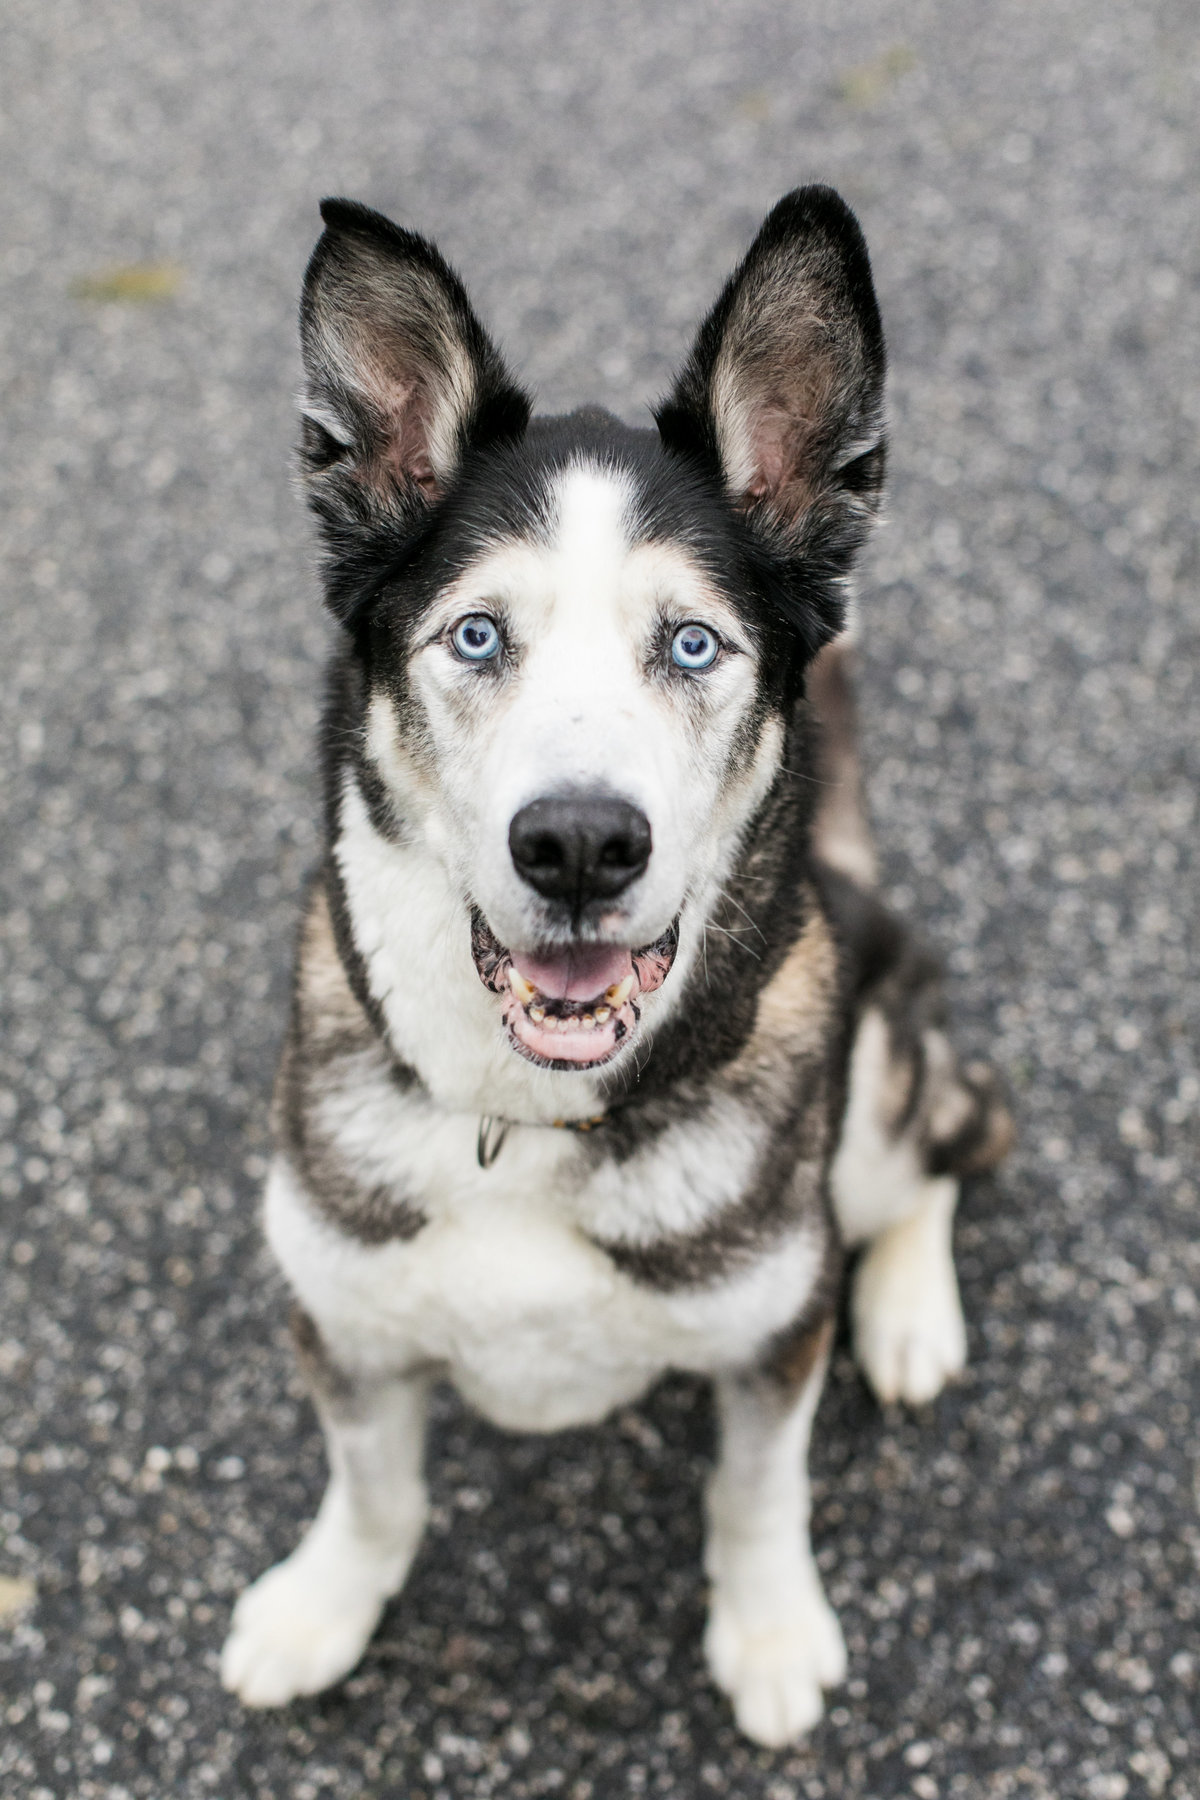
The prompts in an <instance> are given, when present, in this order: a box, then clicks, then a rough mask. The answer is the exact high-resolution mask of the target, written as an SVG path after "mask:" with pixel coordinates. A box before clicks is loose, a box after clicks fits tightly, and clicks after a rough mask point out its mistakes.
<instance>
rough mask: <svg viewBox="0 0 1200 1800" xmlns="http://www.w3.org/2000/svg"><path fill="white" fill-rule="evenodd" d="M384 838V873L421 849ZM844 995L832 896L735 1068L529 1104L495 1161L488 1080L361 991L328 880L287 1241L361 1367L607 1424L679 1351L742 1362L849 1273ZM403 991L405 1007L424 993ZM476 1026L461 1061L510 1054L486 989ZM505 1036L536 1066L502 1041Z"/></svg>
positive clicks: (277, 1232) (296, 1115)
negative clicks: (666, 1089)
mask: <svg viewBox="0 0 1200 1800" xmlns="http://www.w3.org/2000/svg"><path fill="white" fill-rule="evenodd" d="M356 816H360V815H356ZM377 849H378V865H377V868H376V874H377V876H378V877H379V879H380V880H382V876H381V875H380V873H379V872H380V870H381V869H383V868H385V867H386V866H387V865H388V862H389V860H393V861H394V862H395V863H396V864H397V865H398V864H399V863H402V862H403V860H404V856H403V852H402V851H399V850H396V849H394V848H393V847H391V846H387V845H385V844H382V842H380V841H379V840H377ZM343 860H344V859H343ZM394 872H395V878H396V879H397V880H398V879H400V875H399V872H398V867H397V868H396V870H395V871H394ZM359 898H360V902H361V900H362V894H361V892H360V895H359ZM343 903H344V902H343ZM363 937H364V940H365V942H366V945H367V949H366V950H365V951H364V952H363V965H364V968H363V973H364V975H365V979H366V980H367V982H368V985H369V986H370V987H371V991H372V992H374V981H376V980H378V979H379V976H380V964H379V962H378V959H376V960H375V961H374V965H373V967H372V960H371V958H370V954H369V949H370V931H369V928H368V929H366V930H365V931H364V933H363ZM416 949H417V946H415V945H414V953H415V952H416ZM470 973H471V976H472V979H474V971H473V970H472V971H471V972H470ZM414 985H415V986H416V987H417V989H418V991H419V982H416V981H414ZM476 986H478V983H477V982H476ZM385 991H386V990H385ZM469 992H470V990H469V989H467V990H466V993H469ZM480 996H481V998H482V999H484V1000H485V1001H486V998H487V996H486V994H485V993H484V991H483V990H482V989H480ZM836 1001H837V968H836V954H835V950H834V945H833V941H832V938H831V936H830V933H829V928H828V926H827V924H826V923H825V920H824V918H823V916H822V915H821V914H820V913H819V912H814V913H813V914H812V916H811V917H810V919H809V922H808V924H807V925H806V926H805V928H804V930H803V931H802V932H801V933H800V934H799V936H798V937H797V939H796V940H795V942H794V944H793V945H792V948H791V950H790V952H789V953H788V954H787V955H786V956H785V957H784V958H783V960H782V962H781V964H780V966H779V968H778V969H777V971H776V973H775V974H774V976H773V978H772V979H771V980H770V981H769V982H768V983H767V984H766V985H765V986H764V987H763V989H762V992H761V993H760V995H759V999H758V1006H757V1013H756V1018H755V1024H754V1028H753V1030H752V1031H751V1032H750V1034H749V1036H748V1038H747V1041H746V1043H745V1044H744V1045H743V1047H742V1049H741V1051H740V1053H739V1054H738V1055H737V1056H736V1057H734V1058H732V1059H731V1060H730V1061H729V1062H727V1063H726V1064H725V1065H724V1066H723V1067H722V1068H721V1070H720V1071H719V1073H717V1074H715V1075H713V1076H711V1077H710V1078H708V1079H705V1080H700V1081H692V1082H688V1083H685V1084H683V1086H682V1088H681V1089H679V1090H677V1091H674V1092H672V1094H671V1095H670V1097H669V1099H668V1100H667V1101H665V1102H662V1103H660V1104H659V1105H658V1106H657V1108H655V1107H652V1106H646V1107H641V1108H639V1106H638V1105H637V1104H636V1102H634V1103H629V1102H626V1103H625V1104H623V1105H617V1106H614V1107H613V1108H612V1110H611V1112H610V1113H609V1115H608V1116H607V1118H606V1120H605V1122H604V1123H603V1124H601V1125H599V1126H597V1127H595V1128H594V1129H593V1130H591V1131H588V1132H586V1133H584V1132H579V1131H576V1130H571V1129H565V1128H556V1127H555V1126H554V1125H553V1124H552V1123H514V1124H511V1125H510V1126H509V1128H508V1131H507V1134H506V1136H505V1138H504V1141H503V1144H502V1147H501V1149H500V1152H499V1154H498V1156H497V1157H496V1159H495V1161H494V1162H493V1163H492V1164H491V1166H489V1167H482V1166H481V1163H480V1158H479V1156H478V1137H479V1129H480V1122H481V1121H480V1113H479V1111H478V1110H477V1109H476V1108H477V1100H476V1096H475V1093H474V1088H473V1082H474V1079H475V1077H474V1076H470V1075H469V1073H465V1074H464V1077H463V1083H462V1086H461V1087H460V1088H459V1089H458V1090H457V1091H456V1089H455V1087H454V1086H453V1085H452V1086H451V1089H450V1091H449V1094H448V1095H438V1096H437V1097H436V1098H434V1097H433V1096H431V1094H430V1092H429V1088H428V1086H427V1085H426V1082H425V1081H423V1080H421V1079H420V1078H419V1077H418V1076H417V1074H416V1071H415V1070H413V1069H411V1068H410V1067H407V1066H406V1065H404V1064H403V1063H402V1062H400V1061H399V1060H398V1059H397V1056H396V1055H395V1054H394V1051H393V1049H389V1047H388V1046H387V1045H386V1044H385V1041H384V1039H383V1038H381V1036H380V1034H379V1032H378V1030H377V1029H376V1027H375V1025H373V1024H372V1022H371V1020H370V1019H369V1018H368V1016H367V1013H366V1011H365V1010H364V1008H363V1006H362V1004H361V1003H360V1001H359V999H357V998H356V996H355V994H354V992H353V991H352V988H351V984H350V980H349V978H348V976H347V973H346V969H345V965H344V962H343V960H342V957H341V956H340V955H339V953H338V947H337V943H336V938H335V932H334V927H333V923H332V919H331V914H330V909H329V905H328V901H327V898H326V893H325V889H324V886H323V885H318V886H317V888H316V889H315V890H314V893H313V896H312V899H311V901H310V906H309V911H308V915H307V919H306V922H305V926H304V930H303V933H302V942H301V951H300V958H299V964H298V974H297V990H296V1002H295V1009H294V1016H293V1023H292V1029H291V1033H290V1037H289V1043H288V1047H287V1051H286V1053H285V1057H284V1062H283V1067H282V1071H281V1077H280V1083H279V1090H278V1095H277V1124H278V1129H279V1134H280V1138H281V1145H282V1148H283V1152H284V1155H283V1158H282V1159H281V1160H280V1162H279V1163H278V1164H277V1166H276V1170H275V1173H274V1175H273V1177H272V1180H271V1183H270V1186H269V1190H268V1199H267V1220H268V1230H269V1234H270V1238H271V1242H272V1246H273V1248H274V1250H275V1252H276V1254H277V1256H278V1257H279V1260H280V1262H281V1264H282V1265H283V1267H284V1270H285V1272H286V1273H287V1275H288V1277H289V1279H290V1281H291V1283H292V1285H293V1287H294V1289H295V1291H296V1293H297V1295H298V1297H299V1299H300V1301H301V1303H302V1304H303V1305H304V1307H305V1308H306V1309H307V1310H308V1311H309V1312H310V1313H311V1314H312V1316H313V1317H314V1318H315V1319H317V1320H318V1321H319V1322H320V1326H321V1330H322V1333H323V1335H324V1336H325V1337H326V1338H327V1339H328V1341H329V1342H330V1343H331V1344H333V1345H335V1346H336V1352H337V1356H338V1358H339V1359H340V1360H341V1361H342V1362H343V1363H344V1364H345V1365H346V1366H347V1370H348V1372H351V1373H353V1374H355V1375H357V1376H362V1375H365V1374H367V1373H369V1372H370V1371H371V1370H372V1369H378V1370H380V1371H383V1370H395V1369H396V1368H398V1367H417V1366H421V1365H426V1364H433V1365H436V1366H438V1367H440V1368H442V1369H443V1370H444V1371H445V1372H446V1373H447V1374H449V1375H450V1376H451V1378H452V1379H453V1380H454V1382H455V1384H456V1385H457V1386H458V1387H459V1389H460V1391H461V1392H462V1393H463V1394H464V1396H465V1397H466V1398H467V1399H469V1400H470V1401H471V1402H472V1403H473V1404H474V1405H476V1406H477V1407H478V1408H479V1410H480V1411H482V1412H483V1413H484V1414H485V1415H486V1416H488V1417H489V1418H491V1419H492V1420H493V1421H494V1422H496V1423H498V1424H502V1425H506V1426H510V1427H515V1428H538V1429H548V1428H555V1427H559V1426H563V1425H568V1424H576V1423H583V1422H586V1421H589V1420H592V1419H596V1418H598V1417H600V1416H602V1415H603V1414H604V1413H605V1412H607V1411H608V1410H609V1409H610V1408H611V1407H612V1406H614V1405H616V1404H619V1403H621V1402H622V1401H625V1400H628V1399H630V1398H632V1397H634V1396H636V1395H637V1394H638V1393H639V1392H641V1391H642V1389H644V1387H645V1386H646V1385H647V1384H648V1383H649V1382H650V1381H651V1380H653V1379H654V1377H655V1376H656V1375H657V1374H659V1373H660V1372H661V1371H662V1370H663V1369H664V1368H666V1367H673V1368H680V1369H689V1370H696V1371H705V1372H711V1371H714V1370H717V1369H721V1368H726V1367H737V1366H743V1365H745V1364H746V1363H748V1362H751V1361H753V1360H755V1359H757V1358H759V1357H761V1355H762V1353H763V1351H764V1348H765V1347H767V1346H769V1345H770V1343H771V1341H772V1340H773V1339H774V1338H776V1337H779V1336H781V1334H784V1333H786V1332H787V1330H788V1329H789V1327H791V1326H793V1325H794V1324H795V1322H796V1321H797V1320H798V1319H800V1318H802V1317H803V1315H804V1313H805V1310H806V1307H807V1305H808V1303H809V1301H810V1300H811V1298H812V1297H813V1295H814V1293H815V1292H816V1291H817V1290H818V1289H820V1288H821V1285H822V1282H823V1280H824V1278H825V1277H826V1275H827V1272H828V1260H829V1253H830V1228H829V1224H828V1218H827V1206H826V1201H825V1186H826V1167H827V1163H828V1156H829V1149H830V1145H829V1136H830V1124H829V1121H830V1117H831V1084H835V1083H836V1079H837V1069H836V1066H835V1060H834V1059H831V1056H830V1038H831V1027H832V1025H833V1023H834V1017H835V1011H836ZM463 1005H464V1008H466V1007H467V1001H466V998H465V995H464V999H463ZM380 1010H381V1012H382V1015H383V1018H384V1022H385V1027H386V1024H387V1022H388V1021H389V1019H390V1020H392V1021H394V1022H395V1024H396V1025H397V1026H399V1027H400V1028H401V1030H402V1029H403V1026H404V1021H405V1017H406V1014H405V1009H404V1008H400V1009H399V1010H398V1011H397V1010H395V1009H393V1010H392V1011H391V1012H389V1010H388V1008H387V1005H386V1000H385V1001H384V1004H383V1005H382V1007H381V1009H380ZM458 1026H459V1031H458V1036H457V1040H455V1039H454V1038H453V1037H451V1038H450V1040H449V1041H450V1043H451V1044H452V1045H453V1044H454V1043H455V1041H457V1048H458V1059H459V1064H460V1067H461V1068H462V1070H463V1071H465V1072H469V1071H471V1070H473V1069H474V1070H476V1071H477V1072H478V1071H482V1070H485V1069H486V1067H487V1065H488V1062H489V1059H490V1057H491V1056H492V1054H493V1051H492V1048H491V1044H492V1040H493V1039H494V1038H495V1037H496V1031H495V1024H494V1020H492V1019H489V1018H488V1017H487V1014H486V1011H485V1012H484V1014H483V1028H482V1029H480V1028H478V1027H477V1026H476V1025H475V1024H473V1022H472V1020H471V1017H470V1012H469V1008H467V1010H466V1012H465V1013H464V1015H463V1016H462V1017H461V1018H459V1020H458ZM422 1036H423V1034H422ZM401 1041H402V1042H403V1041H404V1040H403V1038H402V1039H401ZM394 1042H395V1040H393V1046H394ZM495 1054H496V1055H497V1057H498V1058H503V1057H506V1058H507V1062H504V1061H501V1062H500V1067H501V1068H502V1069H504V1068H507V1067H509V1066H515V1067H516V1069H517V1072H518V1074H520V1073H521V1071H520V1065H518V1064H516V1063H515V1059H514V1058H512V1056H511V1053H510V1052H508V1051H507V1049H506V1047H505V1046H504V1045H503V1043H497V1044H496V1048H495ZM543 1079H544V1077H543ZM566 1079H567V1080H568V1081H570V1080H572V1079H576V1080H577V1078H571V1077H568V1078H566ZM531 1085H532V1084H531ZM513 1097H514V1098H515V1099H516V1100H517V1101H518V1102H519V1101H520V1100H521V1098H522V1096H521V1094H520V1092H519V1090H513ZM518 1117H523V1118H524V1119H527V1120H528V1119H534V1120H536V1119H538V1117H539V1115H538V1113H536V1112H531V1111H525V1112H524V1113H523V1114H519V1115H518Z"/></svg>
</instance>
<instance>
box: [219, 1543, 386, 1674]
mask: <svg viewBox="0 0 1200 1800" xmlns="http://www.w3.org/2000/svg"><path fill="white" fill-rule="evenodd" d="M386 1598H387V1592H386V1588H385V1586H384V1585H382V1584H381V1583H379V1582H378V1581H372V1580H370V1579H367V1578H365V1577H364V1575H363V1574H362V1573H361V1572H357V1571H356V1572H353V1573H352V1572H351V1571H349V1570H344V1571H337V1570H334V1569H332V1568H330V1567H322V1566H321V1562H320V1561H319V1560H318V1559H316V1558H314V1557H312V1556H306V1554H305V1546H303V1545H302V1546H301V1548H300V1549H299V1550H298V1551H297V1552H296V1554H295V1555H294V1556H289V1557H288V1559H287V1561H286V1562H281V1563H277V1564H276V1566H275V1567H274V1568H273V1569H268V1570H267V1572H266V1574H265V1575H262V1576H260V1577H259V1579H258V1580H257V1581H256V1582H255V1583H254V1585H253V1586H252V1587H249V1588H247V1589H246V1592H245V1593H244V1594H243V1595H242V1597H241V1599H240V1600H239V1601H238V1603H237V1605H236V1607H235V1608H234V1611H233V1623H232V1627H231V1629H230V1633H229V1636H228V1638H226V1640H225V1647H224V1649H223V1650H222V1652H221V1682H222V1685H223V1686H224V1687H227V1688H228V1689H229V1691H230V1692H231V1693H234V1694H236V1695H237V1696H238V1698H239V1699H240V1700H241V1701H242V1703H243V1705H245V1706H286V1705H287V1703H288V1701H289V1700H293V1699H295V1698H296V1696H297V1695H298V1694H318V1693H320V1692H321V1690H322V1689H323V1688H327V1687H330V1686H332V1684H333V1683H334V1682H335V1681H340V1680H341V1678H342V1676H343V1675H348V1674H349V1673H350V1671H351V1669H352V1668H353V1667H354V1665H355V1664H356V1663H357V1662H358V1660H359V1658H360V1657H361V1656H362V1653H363V1651H364V1650H365V1649H366V1647H367V1645H368V1643H369V1642H370V1640H371V1634H372V1633H373V1631H374V1630H375V1627H376V1625H377V1624H378V1623H379V1616H380V1614H381V1613H382V1611H383V1607H384V1602H385V1600H386Z"/></svg>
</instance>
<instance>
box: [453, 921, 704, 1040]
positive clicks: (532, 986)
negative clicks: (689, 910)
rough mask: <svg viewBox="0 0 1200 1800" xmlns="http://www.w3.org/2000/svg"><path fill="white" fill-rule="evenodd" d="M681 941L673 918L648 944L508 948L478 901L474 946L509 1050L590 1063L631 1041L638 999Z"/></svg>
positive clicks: (660, 977)
mask: <svg viewBox="0 0 1200 1800" xmlns="http://www.w3.org/2000/svg"><path fill="white" fill-rule="evenodd" d="M678 944H679V929H678V920H676V922H675V923H674V924H673V925H671V926H669V927H668V929H667V930H666V931H664V932H663V934H662V936H661V937H660V938H658V939H656V941H655V942H654V943H653V944H647V945H646V946H645V947H644V948H643V949H641V950H629V949H626V948H624V947H623V946H622V945H619V944H571V945H568V946H567V947H566V948H564V949H557V948H556V949H547V950H542V951H537V952H531V953H530V954H528V955H526V954H525V952H523V951H521V952H514V951H511V950H506V949H505V947H504V945H503V944H502V943H501V942H500V941H499V939H498V938H497V937H496V935H495V933H494V932H493V931H492V929H491V926H490V925H489V924H488V922H487V920H486V919H485V918H484V916H483V914H482V913H481V912H479V911H478V909H476V908H473V909H472V912H471V953H472V955H473V956H474V958H475V967H476V968H477V969H478V971H479V979H480V980H481V981H482V983H483V985H484V987H486V988H490V989H491V990H492V992H493V993H494V994H499V995H500V997H501V1000H502V1001H503V1018H504V1023H505V1026H506V1027H507V1029H508V1036H509V1042H510V1043H511V1044H512V1047H513V1049H514V1050H517V1051H519V1052H520V1054H521V1055H522V1056H524V1057H527V1058H528V1060H529V1061H530V1062H533V1063H538V1064H539V1065H540V1066H541V1067H543V1068H549V1069H595V1068H598V1067H599V1066H600V1064H601V1063H606V1062H608V1061H609V1060H610V1058H612V1057H614V1056H615V1055H616V1053H617V1051H618V1050H620V1049H622V1048H623V1047H624V1046H625V1045H626V1044H628V1043H629V1041H630V1040H631V1038H632V1037H633V1035H634V1033H635V1032H636V1030H637V1027H638V1021H639V1019H640V1018H641V1009H640V1007H639V1005H638V1001H639V1000H640V999H641V998H642V996H643V995H645V994H652V993H653V992H654V990H655V988H659V987H661V986H662V984H663V982H664V981H665V980H666V979H667V976H668V975H669V974H670V972H671V964H672V963H673V962H674V960H675V951H676V949H677V948H678Z"/></svg>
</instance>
